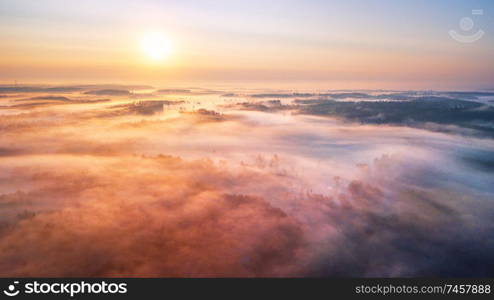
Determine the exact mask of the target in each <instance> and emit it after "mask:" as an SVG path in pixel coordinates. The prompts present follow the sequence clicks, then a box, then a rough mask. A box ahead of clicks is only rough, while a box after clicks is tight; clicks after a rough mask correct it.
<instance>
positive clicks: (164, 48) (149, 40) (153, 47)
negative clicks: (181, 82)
mask: <svg viewBox="0 0 494 300" xmlns="http://www.w3.org/2000/svg"><path fill="white" fill-rule="evenodd" d="M141 48H142V51H143V52H144V54H145V55H146V56H147V57H148V58H149V59H152V60H156V61H159V60H163V59H165V58H167V57H168V56H169V55H170V54H171V43H170V41H169V40H168V39H167V38H166V37H165V36H164V35H163V34H161V33H159V32H150V33H147V34H146V35H145V36H144V37H143V39H142V41H141Z"/></svg>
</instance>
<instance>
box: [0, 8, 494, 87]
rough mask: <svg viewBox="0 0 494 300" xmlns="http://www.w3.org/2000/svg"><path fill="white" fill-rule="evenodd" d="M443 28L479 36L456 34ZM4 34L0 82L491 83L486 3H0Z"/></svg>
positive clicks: (492, 16)
mask: <svg viewBox="0 0 494 300" xmlns="http://www.w3.org/2000/svg"><path fill="white" fill-rule="evenodd" d="M472 9H483V15H472ZM464 17H470V18H471V19H472V20H473V21H474V24H473V25H474V26H473V28H472V29H470V30H468V31H462V29H461V28H460V25H459V21H460V20H461V19H462V18H464ZM450 30H456V31H457V32H459V33H462V34H465V35H471V34H474V33H475V32H477V31H478V30H483V31H484V32H485V34H484V36H483V37H482V38H481V39H480V40H478V41H476V42H474V43H460V42H458V41H456V40H454V39H453V38H451V37H450V35H449V34H448V32H449V31H450ZM149 33H158V34H159V35H160V36H162V37H164V38H165V39H166V41H167V43H168V44H169V45H170V49H171V50H170V52H169V53H168V54H167V55H166V57H164V58H163V59H161V60H159V61H158V60H154V59H151V58H150V57H149V55H146V54H145V52H146V51H143V49H142V40H143V38H144V37H145V36H146V35H148V34H149ZM0 38H1V44H0V45H1V46H0V49H1V56H0V69H1V70H2V72H0V82H1V83H4V84H12V83H14V82H21V83H53V82H56V83H65V82H67V83H68V82H71V83H74V82H77V83H81V82H91V83H99V82H105V83H109V82H110V83H121V82H133V83H151V84H156V85H159V86H162V85H167V84H172V83H173V84H175V85H179V84H181V85H188V84H194V83H197V82H208V83H210V82H217V83H218V84H225V85H228V84H231V85H237V86H238V85H239V84H240V83H244V82H249V83H253V84H254V83H255V84H261V85H272V86H280V87H281V86H283V87H300V86H314V87H315V86H317V87H327V88H335V89H336V88H342V89H352V88H383V89H386V88H389V89H393V88H394V89H437V90H440V89H456V90H462V89H472V90H473V89H488V88H494V82H493V81H494V80H493V78H494V55H493V53H494V2H492V1H489V0H485V1H479V0H477V1H446V0H442V1H433V2H432V1H425V0H418V1H413V2H411V1H385V0H372V1H357V0H350V1H316V0H309V1H294V0H289V1H258V0H253V1H248V2H247V1H222V0H220V1H192V0H185V1H152V0H144V1H131V0H120V1H114V0H108V1H96V0H88V1H77V2H76V1H70V2H68V1H61V0H43V1H27V0H2V1H1V2H0Z"/></svg>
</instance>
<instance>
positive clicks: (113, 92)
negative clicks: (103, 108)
mask: <svg viewBox="0 0 494 300" xmlns="http://www.w3.org/2000/svg"><path fill="white" fill-rule="evenodd" d="M84 94H85V95H99V96H130V95H131V93H130V92H129V91H128V90H114V89H104V90H92V91H87V92H84Z"/></svg>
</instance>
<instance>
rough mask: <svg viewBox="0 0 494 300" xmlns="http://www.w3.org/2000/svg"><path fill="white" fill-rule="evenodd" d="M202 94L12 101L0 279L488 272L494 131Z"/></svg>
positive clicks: (1, 159)
mask: <svg viewBox="0 0 494 300" xmlns="http://www.w3.org/2000/svg"><path fill="white" fill-rule="evenodd" d="M48 96H50V97H51V96H53V97H59V96H58V95H56V94H50V95H48ZM48 96H46V97H48ZM21 97H25V95H19V98H21ZM40 97H45V96H44V95H43V96H40ZM191 97H192V96H191ZM417 97H423V96H417ZM26 98H29V97H26ZM67 98H68V99H71V101H69V102H72V101H73V100H76V99H79V98H76V97H72V96H71V97H67ZM207 98H208V99H207V100H202V99H201V97H197V98H191V100H188V101H185V102H184V101H171V100H156V101H155V100H147V101H136V102H132V103H123V101H120V102H117V101H118V98H117V100H115V102H110V103H108V104H105V103H101V104H100V103H95V104H92V103H88V104H87V105H75V106H73V107H67V106H53V107H47V108H46V109H43V110H39V111H38V110H36V111H34V110H33V111H29V110H27V109H26V110H21V111H16V110H15V109H12V110H11V111H12V112H10V111H9V113H8V114H4V113H5V110H2V111H1V112H0V113H2V114H3V115H2V118H1V119H0V132H1V134H0V275H1V276H5V277H7V276H19V277H24V276H80V277H85V276H117V277H118V276H150V277H166V276H178V277H197V276H201V277H204V276H207V277H215V276H216V277H218V276H219V277H230V276H242V277H243V276H247V277H255V276H316V277H319V276H320V277H328V276H329V277H331V276H338V277H341V276H356V277H365V276H378V277H388V276H389V277H395V276H432V277H433V276H456V277H461V276H486V277H487V276H490V275H492V272H493V270H494V267H493V266H492V264H489V263H488V262H490V261H492V260H493V259H494V257H493V254H492V253H494V243H492V242H491V241H492V240H493V234H492V233H493V232H494V221H492V220H494V218H493V217H494V215H493V212H494V207H493V205H494V204H493V202H492V201H491V200H492V199H494V198H493V197H494V196H493V195H494V191H493V189H492V186H494V181H493V177H492V171H493V169H492V166H491V165H492V162H493V161H494V155H493V153H494V151H493V149H494V144H493V142H492V140H491V139H487V138H482V139H479V138H476V137H474V136H471V135H469V136H466V134H468V132H466V133H465V135H452V134H449V133H448V132H456V131H459V130H466V129H465V128H463V127H459V126H456V125H447V124H439V125H441V126H443V127H444V128H443V131H442V132H432V131H430V130H423V129H417V128H411V127H407V126H393V125H389V124H363V123H357V122H348V121H347V122H341V121H340V120H338V118H334V117H331V116H330V117H328V116H327V115H322V116H317V115H314V114H310V113H305V114H301V113H300V111H297V110H296V109H301V108H305V107H310V106H312V105H314V106H315V107H317V106H318V105H322V106H324V107H325V108H327V107H326V106H325V105H326V102H327V100H313V99H305V100H308V102H307V103H305V102H304V103H292V104H289V105H287V104H283V103H284V100H291V99H281V100H280V99H261V100H259V101H254V100H252V99H251V100H252V102H248V103H250V104H252V105H254V104H255V105H263V107H266V108H267V109H266V110H264V111H257V110H259V109H258V108H255V110H244V108H243V107H242V105H239V106H235V105H231V106H228V105H227V106H225V105H224V104H225V103H228V102H226V101H225V99H221V97H220V96H218V97H217V98H214V97H207ZM22 99H24V98H22ZM278 100H279V101H278ZM300 100H304V99H300ZM436 100H437V99H436ZM436 100H433V101H431V102H430V105H432V106H433V107H435V106H438V107H442V105H443V103H442V100H437V101H436ZM32 101H34V102H44V101H48V100H42V99H37V100H36V99H35V100H32ZM310 101H313V102H310ZM332 101H333V102H331V104H330V105H333V104H334V103H339V102H337V101H334V100H332ZM418 101H419V102H420V101H428V100H418ZM53 102H61V103H65V102H67V101H56V100H55V101H53ZM342 103H345V104H344V106H341V107H347V106H348V108H349V109H348V111H349V112H348V113H350V111H351V110H353V111H354V113H356V112H358V113H361V112H360V110H357V109H356V108H357V107H359V106H360V107H364V108H369V107H370V108H369V109H370V110H372V108H373V107H374V106H373V105H369V106H366V105H362V103H359V102H350V104H346V103H347V102H342ZM366 103H373V102H366ZM23 104H24V103H23ZM449 104H452V106H446V107H447V108H448V109H449V110H452V111H456V110H458V109H459V110H460V111H461V110H462V108H458V107H457V106H458V105H459V104H462V102H454V101H453V102H450V103H449ZM449 104H448V105H449ZM379 105H382V104H379ZM379 105H377V106H379ZM194 107H195V109H194ZM288 107H289V108H290V109H287V108H288ZM315 107H313V109H315ZM334 107H340V106H338V105H336V106H332V108H334ZM341 107H340V108H341ZM475 107H477V106H475ZM350 108H351V109H350ZM464 109H468V108H467V107H465V108H464ZM407 112H408V113H410V111H407ZM345 113H346V111H345V110H342V111H340V114H341V115H345ZM337 115H338V114H335V116H337ZM420 124H422V125H423V126H425V127H427V126H438V124H437V123H434V124H432V125H431V124H429V123H424V122H421V123H420ZM445 128H446V129H447V130H446V129H445ZM448 130H449V131H448ZM33 245H35V246H33ZM486 262H487V263H486Z"/></svg>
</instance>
